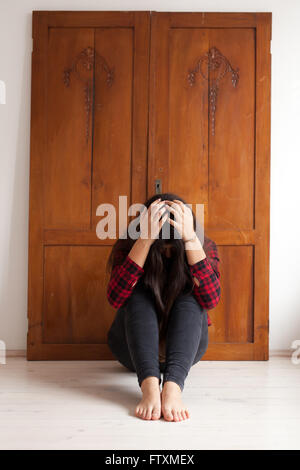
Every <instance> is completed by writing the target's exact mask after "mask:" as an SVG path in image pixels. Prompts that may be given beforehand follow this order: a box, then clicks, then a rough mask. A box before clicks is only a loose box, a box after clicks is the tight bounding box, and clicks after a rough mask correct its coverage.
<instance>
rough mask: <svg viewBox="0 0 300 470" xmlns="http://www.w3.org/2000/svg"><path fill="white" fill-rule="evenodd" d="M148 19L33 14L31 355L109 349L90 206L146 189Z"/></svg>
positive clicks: (103, 251) (98, 355) (110, 312)
mask: <svg viewBox="0 0 300 470" xmlns="http://www.w3.org/2000/svg"><path fill="white" fill-rule="evenodd" d="M149 20H150V15H149V12H36V11H35V12H33V40H34V41H33V52H32V111H31V112H32V114H31V166H30V217H29V271H28V274H29V280H28V348H27V357H28V359H30V360H42V359H43V360H47V359H112V358H113V356H112V353H111V351H110V350H109V348H108V346H107V344H106V334H107V331H108V329H109V327H110V324H111V323H112V320H113V318H114V315H115V309H113V308H112V307H111V306H110V305H109V303H108V301H107V299H106V285H107V283H108V275H107V273H106V272H105V266H106V261H107V258H108V256H109V253H110V250H111V247H112V245H113V244H114V242H115V239H104V240H102V239H100V238H98V236H97V232H96V228H97V224H98V222H99V221H100V220H101V218H100V216H99V215H97V208H98V207H99V205H100V204H102V203H104V204H113V205H114V207H115V208H116V216H117V220H118V216H119V211H118V206H119V200H118V196H119V195H120V196H121V195H122V196H126V197H127V205H128V206H129V205H130V204H132V203H133V202H141V201H143V200H144V199H145V197H146V181H147V179H146V168H147V132H148V131H147V120H148V76H149V26H150V21H149ZM102 215H103V214H102ZM105 215H106V214H105ZM118 228H119V227H118V224H117V232H116V235H117V236H118Z"/></svg>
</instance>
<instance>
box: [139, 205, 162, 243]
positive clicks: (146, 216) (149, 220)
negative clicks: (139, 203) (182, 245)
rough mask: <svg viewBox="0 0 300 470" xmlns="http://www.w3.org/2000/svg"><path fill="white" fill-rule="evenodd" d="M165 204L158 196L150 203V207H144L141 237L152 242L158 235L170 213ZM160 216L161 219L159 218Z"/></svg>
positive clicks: (141, 218)
mask: <svg viewBox="0 0 300 470" xmlns="http://www.w3.org/2000/svg"><path fill="white" fill-rule="evenodd" d="M164 206H165V201H161V200H160V198H158V199H155V201H153V202H152V204H150V206H149V207H148V209H147V207H144V210H143V211H142V213H141V217H140V238H142V239H143V240H145V239H146V240H148V241H149V243H150V244H152V243H153V242H154V240H155V239H156V238H157V237H158V234H159V232H160V229H161V227H162V226H163V224H164V223H165V221H166V220H167V218H168V215H169V213H168V211H167V210H166V207H164ZM166 211H167V212H166ZM165 212H166V213H165ZM164 213H165V214H164ZM163 214H164V215H163ZM161 217H162V218H161ZM160 218H161V220H159V219H160Z"/></svg>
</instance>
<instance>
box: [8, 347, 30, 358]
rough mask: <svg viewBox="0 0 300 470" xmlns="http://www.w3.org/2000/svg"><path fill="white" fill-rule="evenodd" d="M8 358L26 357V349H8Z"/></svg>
mask: <svg viewBox="0 0 300 470" xmlns="http://www.w3.org/2000/svg"><path fill="white" fill-rule="evenodd" d="M5 354H6V357H26V349H7V350H6V351H5Z"/></svg>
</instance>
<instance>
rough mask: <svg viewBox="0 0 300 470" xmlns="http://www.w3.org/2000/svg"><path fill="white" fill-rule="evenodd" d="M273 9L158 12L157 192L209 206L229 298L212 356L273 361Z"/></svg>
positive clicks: (152, 132)
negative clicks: (270, 340)
mask: <svg viewBox="0 0 300 470" xmlns="http://www.w3.org/2000/svg"><path fill="white" fill-rule="evenodd" d="M271 18H272V16H271V13H177V12H175V13H169V12H162V13H160V12H152V16H151V61H150V127H149V156H148V159H149V161H148V169H149V171H148V195H149V196H150V195H151V194H152V193H153V192H154V188H155V181H156V180H160V181H161V191H162V192H166V191H171V192H175V193H177V194H179V195H181V196H182V197H184V198H185V199H186V200H187V202H188V203H190V204H192V208H194V209H195V204H205V211H204V229H205V233H206V235H207V236H208V237H210V238H212V239H213V240H214V241H215V242H216V244H217V246H218V250H219V255H220V261H221V264H220V267H221V300H220V303H219V304H218V306H217V307H216V308H215V309H214V310H212V311H211V313H210V317H211V320H212V322H213V325H212V326H210V327H209V346H208V350H207V352H206V353H205V355H204V356H203V360H266V359H268V332H269V315H268V307H269V190H270V169H269V165H270V70H271V54H270V40H271Z"/></svg>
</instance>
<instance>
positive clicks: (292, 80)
mask: <svg viewBox="0 0 300 470" xmlns="http://www.w3.org/2000/svg"><path fill="white" fill-rule="evenodd" d="M183 6H184V9H183V8H182V7H183ZM32 10H156V11H204V12H209V11H219V12H221V11H229V12H238V11H242V12H250V11H255V12H262V11H267V12H272V14H273V24H272V90H271V93H272V115H271V126H272V136H271V245H270V349H288V348H289V347H290V345H291V342H292V340H294V339H300V315H299V313H300V296H299V294H300V285H299V280H300V275H299V266H300V250H299V245H298V243H297V242H298V238H297V237H298V236H299V234H300V221H299V214H300V211H299V206H300V197H299V194H300V191H299V186H300V182H299V171H300V152H299V140H298V139H299V134H300V131H299V124H300V120H299V110H300V52H299V47H300V46H299V44H300V29H299V24H300V2H299V1H297V0H286V1H284V2H282V1H280V0H276V1H275V0H274V1H271V0H269V1H267V0H259V1H257V0H256V1H254V0H251V1H250V0H247V1H246V0H245V1H241V0H236V1H233V0H227V1H226V2H225V1H222V0H218V1H217V0H216V1H212V0H206V1H202V2H199V1H193V0H186V1H185V2H184V5H183V2H182V1H178V0H172V1H169V0H164V1H161V2H157V1H156V2H155V1H148V2H147V1H145V0H144V1H142V0H140V1H127V2H121V1H119V2H117V1H114V0H109V1H99V0H98V1H92V0H85V1H82V0H81V1H79V0H78V1H67V0H64V1H63V0H60V1H57V0H51V2H50V1H49V0H48V1H44V0H36V1H32V0H22V1H17V0H0V80H4V81H5V83H6V93H7V96H6V105H0V151H1V159H0V178H1V181H0V208H1V216H0V217H1V218H0V220H1V231H0V339H2V340H4V341H5V343H6V347H7V348H8V349H25V348H26V332H27V318H26V315H27V313H26V312H27V263H28V251H27V248H28V192H29V144H30V140H29V137H30V93H31V89H30V87H31V13H32ZM284 236H285V237H286V243H284Z"/></svg>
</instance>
